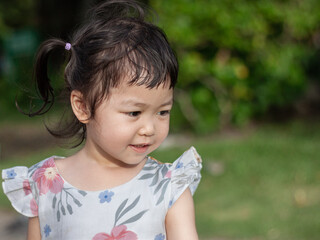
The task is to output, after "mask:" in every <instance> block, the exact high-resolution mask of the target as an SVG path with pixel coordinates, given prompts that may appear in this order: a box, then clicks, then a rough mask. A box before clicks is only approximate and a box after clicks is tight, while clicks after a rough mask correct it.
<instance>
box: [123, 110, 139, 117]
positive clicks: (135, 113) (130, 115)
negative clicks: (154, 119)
mask: <svg viewBox="0 0 320 240" xmlns="http://www.w3.org/2000/svg"><path fill="white" fill-rule="evenodd" d="M126 114H127V115H128V116H129V117H138V116H139V115H140V114H141V112H140V111H136V112H128V113H126Z"/></svg>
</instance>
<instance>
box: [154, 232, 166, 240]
mask: <svg viewBox="0 0 320 240" xmlns="http://www.w3.org/2000/svg"><path fill="white" fill-rule="evenodd" d="M165 239H166V237H165V236H164V235H163V234H162V233H160V234H158V235H157V236H156V237H155V238H154V240H165Z"/></svg>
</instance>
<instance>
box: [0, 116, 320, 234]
mask: <svg viewBox="0 0 320 240" xmlns="http://www.w3.org/2000/svg"><path fill="white" fill-rule="evenodd" d="M249 130H250V129H248V131H242V132H241V133H240V134H234V135H232V136H230V135H227V136H223V135H222V136H221V135H217V136H212V137H210V138H209V137H206V138H202V139H201V138H200V139H192V140H190V141H191V142H192V143H193V145H194V146H195V147H196V148H197V150H198V152H199V153H200V154H201V156H202V158H203V170H202V176H203V177H202V180H201V183H200V185H199V188H198V189H197V191H196V194H195V196H194V199H195V206H196V220H197V228H198V232H199V235H200V239H210V238H217V239H226V240H231V239H252V240H253V239H259V240H265V239H266V240H267V239H270V240H272V239H279V240H280V239H281V240H287V239H288V240H289V239H290V240H304V239H307V240H316V239H319V236H320V217H319V216H320V187H319V186H320V151H319V150H320V124H313V123H301V122H294V123H291V124H286V125H278V126H272V125H267V126H261V127H258V128H254V129H253V130H252V129H251V130H250V131H249ZM188 147H189V146H181V145H179V146H178V147H173V148H169V149H159V150H157V151H156V152H155V153H154V154H152V155H153V156H155V157H156V158H158V159H159V160H160V161H165V162H166V161H172V160H174V159H175V158H177V157H178V156H179V155H180V154H181V153H182V152H183V151H184V150H185V149H186V148H188ZM66 154H68V151H65V150H61V149H52V150H50V151H46V152H39V153H35V154H33V155H30V156H28V157H24V158H23V159H22V158H15V159H10V160H8V161H6V162H0V168H1V169H2V168H6V167H10V166H14V165H31V164H32V163H35V162H37V161H38V160H39V159H42V158H45V157H47V156H50V155H66ZM0 200H1V202H0V207H2V208H8V207H9V206H10V204H9V203H8V201H7V200H6V199H5V197H4V196H3V194H2V193H1V195H0Z"/></svg>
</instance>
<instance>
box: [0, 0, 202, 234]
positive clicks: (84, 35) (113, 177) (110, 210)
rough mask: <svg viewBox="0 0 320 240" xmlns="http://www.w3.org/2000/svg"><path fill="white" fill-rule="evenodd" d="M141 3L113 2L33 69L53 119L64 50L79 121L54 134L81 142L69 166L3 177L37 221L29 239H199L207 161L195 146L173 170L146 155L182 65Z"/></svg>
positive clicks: (160, 131) (155, 142)
mask: <svg viewBox="0 0 320 240" xmlns="http://www.w3.org/2000/svg"><path fill="white" fill-rule="evenodd" d="M145 13H146V10H145V8H143V7H142V6H141V5H140V4H138V3H137V2H135V1H125V0H121V1H120V0H113V1H106V2H104V3H102V4H100V5H99V6H97V7H96V8H94V9H93V10H91V14H90V17H89V20H88V21H87V22H86V23H85V24H84V25H83V26H81V27H80V28H79V30H78V31H76V33H75V34H74V35H73V37H72V40H71V41H70V43H68V42H67V43H66V42H64V41H62V40H59V39H51V40H48V41H46V42H44V43H43V44H42V45H41V47H40V49H39V52H38V55H37V61H36V64H35V74H36V75H35V76H36V82H37V89H38V91H39V94H40V96H41V99H42V100H43V106H42V107H41V108H40V109H39V110H37V111H34V112H32V113H30V115H40V114H43V113H45V112H47V111H48V110H49V109H50V107H51V106H52V104H53V102H54V92H53V89H52V87H51V83H50V79H49V77H48V74H47V63H48V57H49V55H50V54H51V53H52V52H54V51H56V50H59V49H63V48H65V49H64V51H66V53H67V54H68V56H69V59H68V63H67V65H66V67H65V85H66V87H65V90H66V92H67V93H68V94H67V96H68V101H69V102H70V105H71V108H72V112H73V115H72V118H71V119H69V120H68V121H62V122H63V123H65V125H63V126H60V129H58V130H57V129H56V130H52V129H50V130H49V132H50V133H51V134H53V135H54V136H57V137H64V138H72V139H74V138H76V139H78V142H77V145H79V144H81V143H82V142H84V144H83V147H82V148H81V150H79V151H78V152H77V153H75V154H74V155H72V156H70V157H66V158H63V157H57V156H52V157H50V158H47V159H45V160H43V161H41V162H39V163H37V164H35V165H34V166H32V167H30V168H27V167H13V168H10V169H5V170H3V171H2V178H3V179H4V182H3V189H4V192H5V194H6V195H7V196H8V198H9V200H10V201H11V203H12V205H13V207H14V208H15V209H16V210H17V211H18V212H20V213H21V214H23V215H25V216H27V217H29V226H28V239H32V240H36V239H94V240H98V239H105V240H107V239H109V240H111V239H119V240H120V239H122V240H135V239H141V240H164V239H169V240H179V239H181V240H188V239H190V240H195V239H198V236H197V232H196V228H195V219H194V206H193V200H192V194H193V193H194V191H195V190H196V188H197V186H198V184H199V181H200V169H201V159H200V157H199V155H198V154H197V152H196V150H195V149H194V148H193V147H191V148H190V149H189V150H187V151H186V152H185V153H184V154H183V155H182V156H181V157H179V159H177V160H176V161H175V162H174V163H173V164H162V163H160V162H158V161H156V160H155V159H153V158H151V157H149V156H148V155H149V154H150V153H151V152H152V151H154V150H155V149H157V148H158V147H159V145H160V144H161V143H162V142H163V140H164V139H165V138H166V136H167V134H168V131H169V119H170V110H171V107H172V104H173V88H174V86H175V84H176V80H177V74H178V64H177V60H176V57H175V55H174V53H173V51H172V49H171V48H170V46H169V43H168V41H167V39H166V36H165V34H164V33H163V32H162V30H161V29H159V28H158V27H156V26H155V25H153V24H151V23H149V22H147V21H146V20H145Z"/></svg>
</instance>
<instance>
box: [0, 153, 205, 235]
mask: <svg viewBox="0 0 320 240" xmlns="http://www.w3.org/2000/svg"><path fill="white" fill-rule="evenodd" d="M56 158H57V157H55V156H53V157H50V158H48V159H45V160H43V161H41V162H39V163H37V164H35V165H34V166H32V167H30V168H29V169H28V168H27V167H13V168H10V169H4V170H2V178H3V179H4V182H3V183H2V186H3V189H4V192H5V194H6V195H7V196H8V198H9V200H10V201H11V203H12V206H13V207H14V208H15V209H16V210H17V211H18V212H20V213H21V214H23V215H25V216H27V217H34V216H38V217H39V221H40V229H41V239H93V240H102V239H103V240H116V239H118V240H120V239H121V240H136V239H141V240H165V239H166V230H165V217H166V213H167V211H168V210H169V209H170V207H171V206H172V205H173V204H174V203H175V201H176V200H177V199H178V198H179V196H180V195H181V194H182V193H183V192H184V191H185V190H186V188H187V187H189V188H190V191H191V193H192V194H193V193H194V192H195V190H196V188H197V186H198V184H199V182H200V178H201V175H200V170H201V167H202V165H201V158H200V156H199V155H198V154H197V152H196V150H195V149H194V148H193V147H191V148H190V149H189V150H187V151H186V152H185V153H184V154H183V155H181V156H180V157H179V158H178V159H177V160H176V161H175V162H174V163H173V164H169V163H166V164H162V163H159V162H158V161H156V160H155V159H153V158H151V157H148V160H147V161H146V163H145V166H144V168H143V169H142V170H141V171H140V172H139V173H138V174H137V175H136V176H135V177H134V178H133V179H131V180H130V181H128V182H126V183H125V184H122V185H120V186H117V187H114V188H111V189H105V190H103V191H83V190H81V189H78V188H76V187H74V186H72V185H71V184H69V183H68V182H67V181H65V180H64V179H63V177H62V176H61V175H60V174H59V172H58V169H57V167H56V165H55V161H54V159H56Z"/></svg>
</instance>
